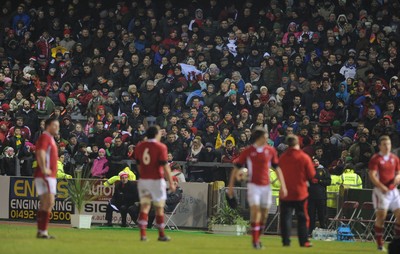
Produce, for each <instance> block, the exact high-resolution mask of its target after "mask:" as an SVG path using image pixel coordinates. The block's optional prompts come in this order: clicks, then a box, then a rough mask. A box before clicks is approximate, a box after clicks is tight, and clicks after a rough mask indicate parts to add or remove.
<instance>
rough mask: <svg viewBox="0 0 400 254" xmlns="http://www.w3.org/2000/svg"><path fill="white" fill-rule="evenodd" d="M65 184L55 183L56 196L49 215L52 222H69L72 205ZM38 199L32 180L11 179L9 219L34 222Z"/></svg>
mask: <svg viewBox="0 0 400 254" xmlns="http://www.w3.org/2000/svg"><path fill="white" fill-rule="evenodd" d="M66 185H67V183H66V182H65V181H58V182H57V196H56V200H55V204H54V207H53V212H52V213H51V215H50V220H51V221H53V222H69V221H70V218H71V214H73V213H74V205H73V204H72V203H71V202H70V201H66V200H65V199H66V198H67V197H68V190H67V186H66ZM39 204H40V202H39V199H38V197H37V194H36V190H35V183H34V181H33V178H23V177H12V178H11V179H10V198H9V218H10V219H12V220H35V219H36V212H37V210H38V208H39Z"/></svg>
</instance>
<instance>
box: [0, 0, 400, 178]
mask: <svg viewBox="0 0 400 254" xmlns="http://www.w3.org/2000/svg"><path fill="white" fill-rule="evenodd" d="M0 34H1V36H0V61H1V62H0V87H1V89H0V105H1V122H0V146H1V148H0V149H1V151H2V157H1V164H0V166H1V174H6V175H15V174H16V172H15V168H16V167H15V164H16V163H19V164H20V165H21V174H22V175H32V160H33V159H32V158H33V153H34V152H35V146H34V144H35V142H36V140H37V138H38V136H39V135H40V134H41V132H42V131H43V128H44V120H43V119H46V118H48V117H49V116H53V117H57V118H59V120H60V123H61V131H60V134H59V135H58V136H57V137H56V142H57V144H58V146H59V150H60V158H61V157H62V161H61V162H60V163H59V168H60V169H63V170H64V172H65V173H68V174H72V173H73V170H74V168H75V167H76V166H77V165H92V166H90V167H91V170H92V171H91V172H92V175H93V177H101V178H103V177H111V176H115V175H118V172H119V171H120V170H121V169H123V168H125V167H126V165H123V164H121V163H120V162H121V161H123V160H130V159H134V158H133V155H134V149H135V145H136V144H137V143H138V142H140V141H141V140H143V138H144V134H145V132H146V128H147V127H148V126H149V125H151V124H154V123H156V124H158V125H159V126H160V127H161V130H162V133H163V142H165V144H166V145H167V146H168V149H169V152H170V154H169V156H170V158H169V160H170V161H188V162H231V161H232V160H233V159H234V158H236V157H237V156H238V154H239V153H240V152H241V150H242V149H244V147H246V146H247V145H248V144H250V141H249V137H250V134H251V130H252V129H253V128H255V127H257V126H262V127H265V128H267V129H268V132H269V139H270V140H269V143H270V144H271V145H273V146H275V147H276V149H277V150H278V152H279V153H281V152H283V151H284V150H285V149H286V148H287V145H286V144H285V143H284V138H285V136H286V135H287V134H292V133H294V134H297V135H298V136H299V138H300V143H301V147H302V149H303V150H304V151H306V152H307V153H308V154H309V155H310V156H312V157H313V158H314V161H315V160H316V161H317V162H318V165H322V166H323V167H324V168H326V169H327V170H328V171H329V172H330V173H331V174H334V175H341V174H342V173H343V171H344V170H345V169H353V170H355V171H356V172H357V173H359V174H361V175H365V172H366V165H367V163H368V160H369V158H370V157H371V155H372V154H373V153H375V151H377V139H378V137H379V136H380V135H382V134H387V135H389V136H390V137H391V139H392V142H393V145H394V148H397V147H398V146H399V131H400V119H399V115H400V113H399V106H400V105H399V103H400V96H399V89H400V80H399V78H398V77H400V76H399V74H400V73H399V70H400V56H399V55H398V47H399V43H400V37H399V34H400V4H399V2H398V1H379V0H373V1H363V0H356V1H346V0H334V1H318V0H299V1H293V0H287V1H277V0H271V1H252V0H247V1H228V0H210V1H202V0H197V1H196V0H193V1H177V0H176V1H174V0H167V1H157V0H144V1H135V0H125V1H116V2H114V1H105V0H96V1H95V0H89V1H83V0H60V1H55V0H46V1H32V0H23V1H5V3H4V4H3V5H2V6H1V16H0ZM17 160H18V161H17ZM175 167H176V168H179V166H178V165H175ZM187 173H188V175H187V179H188V180H190V181H213V180H226V179H227V173H228V171H225V170H224V169H223V168H222V169H221V168H209V167H200V166H193V164H192V166H190V167H189V168H188V172H187Z"/></svg>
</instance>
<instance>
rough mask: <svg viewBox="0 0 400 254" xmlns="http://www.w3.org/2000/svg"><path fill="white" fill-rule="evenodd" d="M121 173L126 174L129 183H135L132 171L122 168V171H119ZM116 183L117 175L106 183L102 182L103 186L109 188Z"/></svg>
mask: <svg viewBox="0 0 400 254" xmlns="http://www.w3.org/2000/svg"><path fill="white" fill-rule="evenodd" d="M122 171H124V172H126V173H128V180H129V181H135V180H136V175H135V173H133V172H132V170H131V169H130V168H129V167H126V168H124V169H123V170H121V172H122ZM121 172H120V173H121ZM116 181H119V175H116V176H113V177H111V178H109V179H108V180H107V181H105V182H104V186H106V187H109V186H110V185H113V184H114V183H115V182H116Z"/></svg>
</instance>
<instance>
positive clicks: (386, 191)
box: [380, 185, 389, 194]
mask: <svg viewBox="0 0 400 254" xmlns="http://www.w3.org/2000/svg"><path fill="white" fill-rule="evenodd" d="M380 189H381V191H382V193H383V194H386V193H388V192H389V188H388V187H386V186H384V185H383V186H382V187H381V188H380Z"/></svg>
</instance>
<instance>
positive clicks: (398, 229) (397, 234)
mask: <svg viewBox="0 0 400 254" xmlns="http://www.w3.org/2000/svg"><path fill="white" fill-rule="evenodd" d="M394 238H395V239H400V225H399V224H394Z"/></svg>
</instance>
